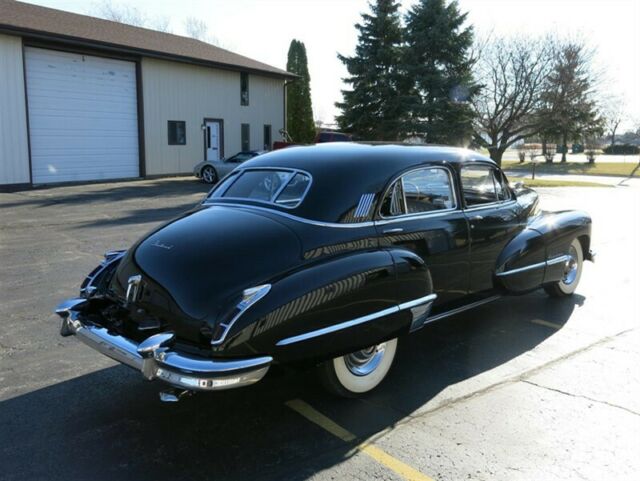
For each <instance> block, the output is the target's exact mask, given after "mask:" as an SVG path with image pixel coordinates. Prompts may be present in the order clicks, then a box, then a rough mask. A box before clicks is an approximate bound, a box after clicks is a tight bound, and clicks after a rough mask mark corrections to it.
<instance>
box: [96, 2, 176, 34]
mask: <svg viewBox="0 0 640 481" xmlns="http://www.w3.org/2000/svg"><path fill="white" fill-rule="evenodd" d="M92 13H93V14H94V15H97V16H98V17H100V18H104V19H105V20H111V21H113V22H118V23H126V24H127V25H133V26H135V27H144V28H149V29H152V30H157V31H159V32H168V33H170V32H171V26H170V21H169V19H168V18H167V17H163V16H154V17H150V16H149V15H147V14H145V13H143V12H141V11H140V10H138V9H137V8H136V7H132V6H130V5H127V4H124V3H123V4H119V3H115V2H112V1H111V0H103V1H101V2H98V3H96V4H94V6H93V11H92Z"/></svg>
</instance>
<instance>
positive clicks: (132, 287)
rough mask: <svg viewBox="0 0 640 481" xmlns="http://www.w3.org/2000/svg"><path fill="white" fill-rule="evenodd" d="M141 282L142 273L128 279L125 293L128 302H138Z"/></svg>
mask: <svg viewBox="0 0 640 481" xmlns="http://www.w3.org/2000/svg"><path fill="white" fill-rule="evenodd" d="M141 282H142V276H141V275H140V274H137V275H135V276H131V277H129V279H128V280H127V293H126V294H125V300H126V302H127V304H130V303H132V302H136V301H137V300H138V294H139V293H140V283H141Z"/></svg>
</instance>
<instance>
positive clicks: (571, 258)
mask: <svg viewBox="0 0 640 481" xmlns="http://www.w3.org/2000/svg"><path fill="white" fill-rule="evenodd" d="M567 255H568V260H567V262H565V265H564V275H563V276H562V279H560V280H559V281H558V282H554V283H553V284H547V285H546V286H544V290H545V291H547V294H549V295H550V296H552V297H566V296H570V295H572V294H573V293H574V292H575V290H576V289H577V287H578V283H579V282H580V276H582V263H583V261H584V258H583V257H584V256H583V254H582V245H581V244H580V241H579V240H578V239H574V240H573V242H572V243H571V245H570V246H569V252H568V253H567Z"/></svg>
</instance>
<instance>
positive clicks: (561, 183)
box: [509, 177, 613, 187]
mask: <svg viewBox="0 0 640 481" xmlns="http://www.w3.org/2000/svg"><path fill="white" fill-rule="evenodd" d="M516 182H524V185H525V187H613V186H612V185H609V184H599V183H598V182H580V181H577V180H545V179H534V180H531V179H523V178H520V177H511V178H510V179H509V183H510V184H511V186H513V185H515V183H516Z"/></svg>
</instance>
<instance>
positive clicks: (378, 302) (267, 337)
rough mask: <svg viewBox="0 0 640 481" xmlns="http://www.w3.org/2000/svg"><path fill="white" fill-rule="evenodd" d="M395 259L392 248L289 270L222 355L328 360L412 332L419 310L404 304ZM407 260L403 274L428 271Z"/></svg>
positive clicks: (236, 328)
mask: <svg viewBox="0 0 640 481" xmlns="http://www.w3.org/2000/svg"><path fill="white" fill-rule="evenodd" d="M397 257H398V258H399V259H401V256H399V255H398V256H397ZM395 258H396V255H395V253H394V254H392V253H391V252H389V251H386V250H381V251H373V250H371V251H364V252H363V251H360V252H357V253H351V254H348V255H343V256H339V257H333V258H330V259H326V260H323V261H320V262H318V263H317V264H315V265H313V266H311V267H307V268H305V269H302V270H299V271H296V272H293V273H291V274H289V275H286V276H284V277H283V278H282V279H280V280H278V281H276V282H274V283H273V284H272V287H271V292H270V295H268V296H265V298H264V299H263V300H261V301H260V302H259V303H257V304H256V306H255V308H252V310H251V311H248V312H247V315H246V316H243V318H241V320H239V321H238V323H237V325H236V326H234V329H233V332H230V335H229V337H228V340H227V341H226V342H225V343H224V344H223V345H221V346H220V348H219V349H220V354H221V355H225V356H240V355H245V354H246V353H248V352H251V353H253V354H255V353H256V352H261V353H268V354H269V355H271V356H273V358H274V359H275V360H276V361H278V362H291V361H297V360H300V359H303V358H304V359H313V360H314V361H321V360H325V359H331V358H333V357H336V356H340V355H343V354H347V353H349V352H353V351H355V350H358V349H364V348H366V347H368V346H371V345H373V344H378V343H380V342H382V341H385V340H388V339H391V338H394V337H397V336H399V335H401V334H404V333H406V332H408V331H409V329H410V327H411V324H412V320H413V318H414V315H413V312H412V306H405V307H406V308H405V309H400V308H399V307H398V306H399V304H400V303H402V302H404V301H403V300H400V299H399V298H398V293H399V292H400V291H401V289H399V286H401V285H402V284H399V283H398V275H397V273H396V270H397V268H396V265H395V262H394V259H395ZM401 262H402V264H403V273H402V274H401V277H402V278H403V279H404V278H406V277H407V276H408V275H412V274H411V272H413V273H414V274H413V275H416V274H415V272H419V273H424V270H423V269H422V267H421V266H416V270H414V271H408V270H406V269H404V264H406V263H407V261H401ZM419 275H424V274H419ZM405 282H406V281H405ZM428 290H429V287H428V286H425V288H424V289H422V290H420V291H419V292H418V291H416V295H417V296H421V297H424V295H425V294H424V293H427V292H428ZM271 293H273V296H272V295H271ZM425 303H426V304H428V305H430V302H428V301H425ZM416 309H417V305H416ZM424 317H425V318H426V315H425V316H424ZM356 326H357V327H356ZM356 333H357V334H356Z"/></svg>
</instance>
